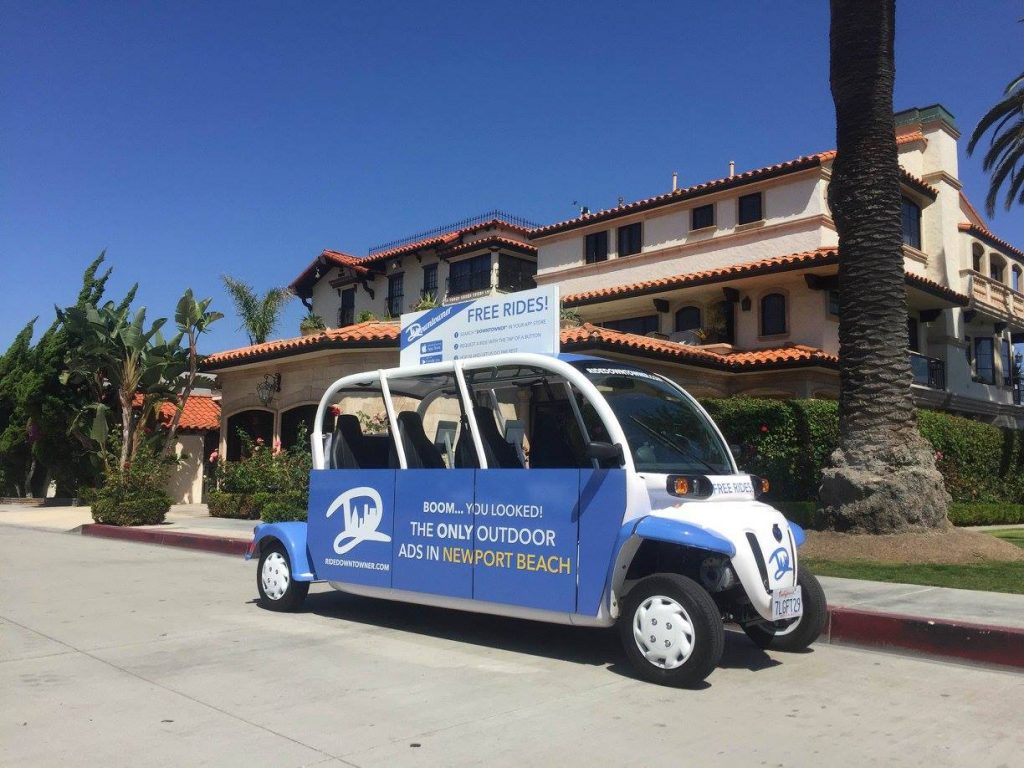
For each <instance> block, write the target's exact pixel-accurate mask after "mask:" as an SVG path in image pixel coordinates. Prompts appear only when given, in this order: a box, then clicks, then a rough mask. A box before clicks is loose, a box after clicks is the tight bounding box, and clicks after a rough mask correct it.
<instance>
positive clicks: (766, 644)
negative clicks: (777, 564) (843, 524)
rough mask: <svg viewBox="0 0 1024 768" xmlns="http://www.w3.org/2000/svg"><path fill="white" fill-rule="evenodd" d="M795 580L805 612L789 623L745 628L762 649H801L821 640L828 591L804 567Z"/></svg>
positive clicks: (826, 613) (826, 610) (752, 625)
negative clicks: (826, 592) (819, 637)
mask: <svg viewBox="0 0 1024 768" xmlns="http://www.w3.org/2000/svg"><path fill="white" fill-rule="evenodd" d="M796 583H797V584H799V585H800V594H801V597H802V599H803V604H804V613H803V615H802V616H801V617H800V618H799V619H796V620H795V621H792V622H790V623H789V624H784V623H782V622H776V623H774V624H771V623H769V624H749V625H747V626H745V627H743V631H744V632H746V633H747V637H749V638H750V639H751V640H753V641H754V643H755V644H756V645H757V646H758V647H759V648H772V649H774V650H777V651H802V650H804V649H806V648H807V647H808V646H809V645H810V644H811V643H813V642H814V641H815V640H817V639H818V635H820V634H821V632H822V630H823V629H824V628H825V621H826V620H827V619H828V602H827V600H826V599H825V590H823V589H822V588H821V583H820V582H819V581H818V579H817V578H815V576H814V574H813V573H811V572H810V571H808V570H807V569H806V568H801V569H800V572H799V573H798V575H797V579H796Z"/></svg>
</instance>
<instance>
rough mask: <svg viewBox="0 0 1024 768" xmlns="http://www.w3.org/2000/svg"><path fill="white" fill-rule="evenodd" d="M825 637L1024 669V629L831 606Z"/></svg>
mask: <svg viewBox="0 0 1024 768" xmlns="http://www.w3.org/2000/svg"><path fill="white" fill-rule="evenodd" d="M821 639H822V640H823V641H825V642H829V643H834V644H836V645H847V644H849V645H859V646H868V647H873V648H881V649H884V650H903V651H914V652H915V653H920V654H925V655H928V656H935V657H942V658H953V659H960V660H963V661H971V662H976V663H981V664H996V665H1000V666H1006V667H1018V668H1024V629H1014V628H1011V627H995V626H991V625H987V624H970V623H968V622H963V621H956V620H953V619H928V618H922V617H918V616H904V615H901V614H895V613H879V612H875V611H861V610H857V609H855V608H829V620H828V624H827V625H826V627H825V632H824V633H823V634H822V637H821Z"/></svg>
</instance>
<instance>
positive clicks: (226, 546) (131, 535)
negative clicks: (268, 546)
mask: <svg viewBox="0 0 1024 768" xmlns="http://www.w3.org/2000/svg"><path fill="white" fill-rule="evenodd" d="M81 533H82V535H83V536H96V537H98V538H101V539H120V540H122V541H139V542H142V543H144V544H162V545H164V546H166V547H182V548H184V549H198V550H201V551H203V552H216V553H217V554H221V555H244V554H245V550H246V549H248V547H249V541H248V540H247V539H231V538H228V537H226V536H207V535H205V534H202V533H175V532H171V531H154V530H152V529H149V528H122V527H120V526H116V525H101V524H99V523H90V524H88V525H83V526H81Z"/></svg>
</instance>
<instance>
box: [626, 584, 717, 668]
mask: <svg viewBox="0 0 1024 768" xmlns="http://www.w3.org/2000/svg"><path fill="white" fill-rule="evenodd" d="M618 624H619V637H620V639H621V641H622V647H623V648H624V650H625V652H626V657H627V658H628V659H629V662H630V664H632V665H633V667H634V669H636V671H637V672H638V673H639V674H640V676H641V677H642V678H643V679H644V680H648V681H650V682H652V683H658V684H660V685H671V686H678V687H687V686H693V685H696V684H698V683H700V682H702V681H703V680H704V679H705V678H706V677H707V676H708V675H710V674H711V671H712V670H713V669H714V668H715V667H716V666H717V665H718V661H719V659H721V658H722V649H723V648H724V646H725V629H724V628H723V626H722V617H721V613H719V610H718V607H717V606H716V605H715V601H714V600H712V599H711V596H710V595H709V594H708V593H707V592H706V591H705V590H704V589H703V588H702V587H701V586H700V585H699V584H697V582H695V581H693V580H692V579H688V578H686V577H685V576H679V575H677V574H674V573H659V574H655V575H653V576H648V577H647V578H645V579H642V580H640V581H639V582H637V584H636V585H635V586H634V587H633V588H632V589H631V590H630V591H629V594H627V595H626V599H625V602H624V605H623V612H622V614H621V615H620V616H619V621H618ZM687 628H689V631H687ZM687 646H688V650H687Z"/></svg>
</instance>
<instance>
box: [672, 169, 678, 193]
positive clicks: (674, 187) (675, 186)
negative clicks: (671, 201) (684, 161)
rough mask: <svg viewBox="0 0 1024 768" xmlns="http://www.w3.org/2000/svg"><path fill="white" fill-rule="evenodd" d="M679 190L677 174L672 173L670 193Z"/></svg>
mask: <svg viewBox="0 0 1024 768" xmlns="http://www.w3.org/2000/svg"><path fill="white" fill-rule="evenodd" d="M677 189H679V172H678V171H672V191H673V192H675V191H676V190H677Z"/></svg>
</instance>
